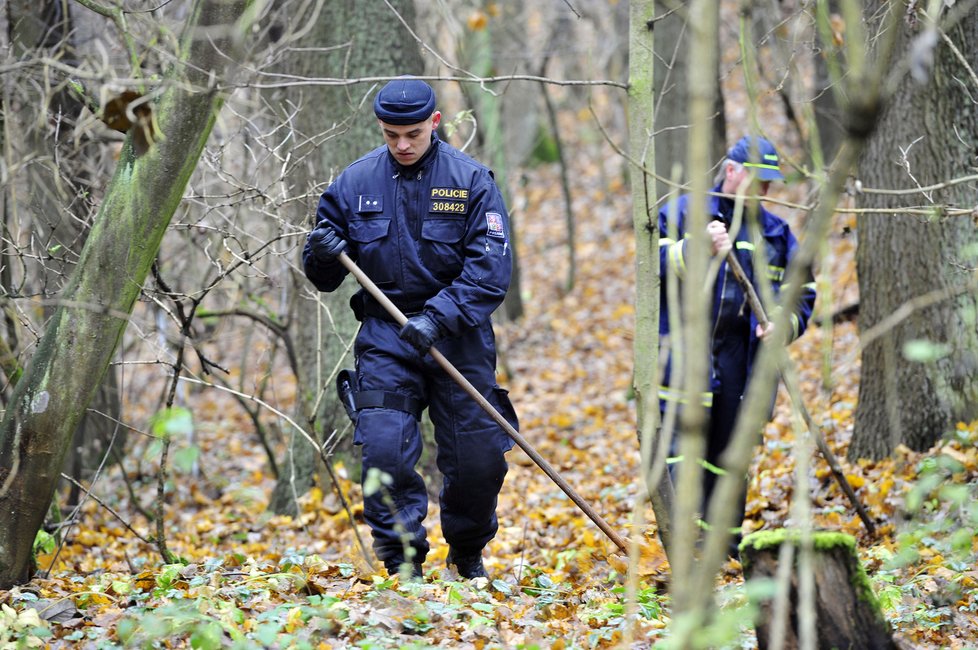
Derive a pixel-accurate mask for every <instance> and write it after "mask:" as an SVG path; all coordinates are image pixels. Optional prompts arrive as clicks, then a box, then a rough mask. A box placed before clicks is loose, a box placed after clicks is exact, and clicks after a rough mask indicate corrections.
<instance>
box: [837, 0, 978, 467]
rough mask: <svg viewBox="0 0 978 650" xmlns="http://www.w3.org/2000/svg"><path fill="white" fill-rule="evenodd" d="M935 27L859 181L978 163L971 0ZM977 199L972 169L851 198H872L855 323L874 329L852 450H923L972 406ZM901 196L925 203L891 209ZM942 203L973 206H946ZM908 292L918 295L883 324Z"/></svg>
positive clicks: (910, 33)
mask: <svg viewBox="0 0 978 650" xmlns="http://www.w3.org/2000/svg"><path fill="white" fill-rule="evenodd" d="M900 27H901V29H902V32H901V41H900V42H901V44H902V46H903V48H904V49H902V50H901V51H904V52H906V56H917V55H915V54H913V53H912V52H911V51H910V50H911V48H913V47H916V46H915V45H913V43H917V44H918V45H919V44H920V43H921V42H926V41H927V38H928V37H927V36H926V34H922V33H921V31H923V30H925V29H926V27H925V25H924V21H923V19H921V20H920V21H918V22H916V27H909V26H908V25H907V24H905V23H904V24H901V26H900ZM944 37H946V39H947V41H945V40H944ZM931 38H932V39H933V41H934V46H933V47H934V50H933V55H934V63H933V67H932V68H929V69H928V68H926V67H921V68H918V69H916V72H917V75H918V78H916V79H914V78H912V77H911V76H910V75H907V76H906V77H905V78H904V79H903V81H902V82H901V84H900V86H899V87H898V89H897V91H896V93H895V96H894V98H893V100H892V101H891V102H890V103H889V106H888V108H887V110H886V112H885V114H884V115H883V118H882V120H881V122H880V126H879V128H878V130H877V135H876V136H875V137H874V138H873V139H872V140H871V141H870V143H869V145H868V147H867V149H866V152H865V155H864V156H863V159H862V162H861V164H860V169H859V171H860V179H861V180H862V182H863V184H864V185H865V186H866V187H874V188H883V189H888V190H896V189H901V188H914V187H925V186H927V185H931V184H935V183H941V182H943V181H949V180H951V179H954V178H955V177H960V176H963V175H966V174H967V173H968V172H967V170H968V169H971V168H973V167H974V166H975V160H976V153H975V152H976V151H978V111H975V110H974V101H973V96H974V90H973V89H972V88H969V87H967V85H966V84H962V82H961V80H962V79H967V78H969V74H973V71H974V70H976V69H978V8H974V7H972V8H971V9H969V10H968V11H967V13H966V14H965V15H964V16H962V17H961V20H959V21H958V22H957V23H956V24H954V25H953V26H951V27H949V28H947V29H946V30H945V31H944V32H943V36H942V35H939V34H937V33H936V32H935V33H933V34H932V35H931ZM913 39H918V40H913ZM950 43H953V44H954V48H953V49H952V47H951V45H950ZM959 57H960V58H959ZM962 59H963V60H962ZM974 205H975V182H974V181H972V182H970V183H958V184H954V185H951V186H949V187H946V188H943V189H935V190H931V191H921V192H912V193H910V194H900V195H887V194H876V193H874V194H869V193H867V194H861V195H860V196H859V206H858V207H860V208H862V209H864V210H865V209H867V208H868V209H871V210H873V211H872V212H869V213H866V214H863V215H861V216H860V217H859V222H858V232H859V248H858V250H857V257H856V265H857V269H858V276H859V293H860V296H861V299H860V309H859V329H860V331H861V332H862V333H863V335H864V336H865V335H866V334H867V333H869V332H870V331H872V330H873V329H874V328H879V329H876V332H878V333H880V335H879V336H875V335H874V338H873V340H872V341H871V342H868V344H866V345H865V347H864V349H863V352H862V379H861V382H860V387H859V406H858V408H857V409H856V423H855V430H854V432H853V436H852V444H851V445H850V447H849V458H850V459H857V458H882V457H885V456H887V455H889V454H890V453H891V452H892V451H893V449H894V448H896V447H897V446H898V445H899V444H901V443H902V444H906V445H907V446H909V447H911V448H912V449H915V450H924V449H927V448H928V447H930V446H931V445H933V444H934V443H935V442H936V441H937V440H938V439H940V437H941V436H942V435H943V434H944V433H946V432H948V431H951V430H953V428H954V425H955V424H956V423H957V422H958V421H969V420H972V419H974V418H975V417H978V319H976V318H975V313H976V310H978V296H976V292H975V290H974V280H973V276H974V273H973V269H974V268H975V267H976V266H978V249H976V247H975V240H976V237H975V223H974V220H973V219H972V214H971V213H970V211H971V210H972V209H973V207H974ZM908 206H924V207H926V208H927V209H929V210H930V212H931V213H930V214H903V213H899V212H898V210H899V209H900V208H904V207H908ZM948 208H964V209H965V210H966V211H968V212H967V213H966V214H964V215H962V216H948V214H947V212H948ZM932 298H933V299H932ZM914 301H917V302H918V303H919V304H920V307H918V308H916V309H913V310H910V311H909V312H908V313H907V314H906V315H905V316H904V317H902V318H900V319H899V320H898V321H895V322H894V323H893V324H892V326H887V325H886V321H887V320H888V319H890V318H892V316H893V315H894V313H896V312H898V311H899V310H901V308H904V307H905V306H906V305H908V304H912V303H913V302H914ZM925 305H926V306H925Z"/></svg>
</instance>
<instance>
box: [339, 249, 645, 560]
mask: <svg viewBox="0 0 978 650" xmlns="http://www.w3.org/2000/svg"><path fill="white" fill-rule="evenodd" d="M338 259H339V260H340V262H341V263H342V264H343V266H345V267H346V269H347V270H348V271H349V272H350V273H352V274H353V277H355V278H356V279H357V282H359V283H360V286H362V287H363V288H364V289H366V290H367V293H369V294H370V295H371V296H372V297H373V298H374V300H376V301H377V302H378V303H380V304H381V305H382V306H383V307H384V309H386V310H387V312H388V313H389V314H390V315H391V316H393V317H394V320H396V321H397V323H398V325H404V323H406V322H407V316H405V315H404V314H403V313H401V310H400V309H398V308H397V305H395V304H394V303H393V302H391V301H390V298H388V297H387V296H386V295H384V292H383V291H381V290H380V288H379V287H378V286H377V285H376V284H374V282H373V280H371V279H370V278H369V277H368V276H367V274H366V273H364V272H363V270H362V269H361V268H360V267H359V266H357V265H356V262H354V261H353V260H352V259H350V256H349V255H347V254H346V253H345V252H342V253H340V255H339V258H338ZM428 354H430V355H431V358H432V359H434V360H435V362H436V363H437V364H438V365H439V366H441V367H442V369H443V370H444V371H445V372H446V373H448V375H449V376H450V377H451V378H452V379H454V380H455V383H457V384H458V385H459V386H461V388H462V390H464V391H465V392H466V393H468V394H469V397H471V398H472V399H474V400H475V401H476V402H477V403H478V404H479V406H481V407H482V409H483V410H484V411H485V412H486V413H488V414H489V415H490V416H492V419H493V420H495V421H496V423H497V424H498V425H499V426H501V427H502V428H503V431H505V432H506V433H507V435H509V437H510V438H512V439H513V440H514V441H515V442H516V444H517V445H519V446H520V449H522V450H523V451H525V452H526V455H527V456H529V457H530V458H531V459H533V462H534V463H536V464H537V466H538V467H539V468H540V469H542V470H543V471H544V473H545V474H546V475H547V476H549V477H550V478H551V480H553V482H554V483H556V484H557V487H559V488H560V489H561V490H563V491H564V494H566V495H567V496H568V497H570V500H571V501H573V502H574V503H575V504H577V507H578V508H580V509H581V511H582V512H584V514H586V515H587V516H588V518H589V519H590V520H591V521H593V522H594V523H595V524H596V525H597V526H598V528H600V529H601V531H602V532H604V534H605V535H607V536H608V539H610V540H611V541H612V542H614V543H615V546H617V547H618V548H619V549H620V550H621V551H622V552H623V553H627V552H628V546H626V544H625V540H624V539H622V538H621V536H620V535H618V533H616V532H615V531H614V529H613V528H612V527H611V526H610V525H609V524H608V522H607V521H605V520H604V519H603V518H602V517H601V515H599V514H598V513H597V512H595V510H594V508H592V507H591V506H590V505H589V504H588V502H587V501H585V500H584V499H583V498H582V497H581V495H579V494H578V493H577V491H576V490H574V488H572V487H571V486H570V484H569V483H567V481H565V480H564V479H563V477H561V476H560V474H558V473H557V470H555V469H554V468H553V467H552V466H551V465H550V463H548V462H547V461H546V460H545V459H544V458H543V457H542V456H541V455H540V454H539V453H537V451H536V450H535V449H534V448H533V447H532V446H531V445H530V443H529V442H527V441H526V438H524V437H523V436H522V435H520V433H519V431H517V430H516V429H514V428H513V425H511V424H510V423H509V422H507V421H506V418H504V417H503V416H502V414H501V413H500V412H499V411H497V410H496V408H495V407H494V406H493V405H492V404H490V403H489V401H488V400H487V399H486V398H485V397H483V396H482V394H481V393H480V392H479V391H478V390H476V388H475V386H473V385H472V384H471V382H469V380H468V379H466V378H465V377H464V376H463V375H462V373H460V372H459V371H458V370H457V369H456V368H455V366H453V365H452V363H451V362H450V361H449V360H448V359H446V358H445V355H443V354H442V353H441V352H439V351H438V350H437V349H436V348H435V347H434V346H432V347H431V349H429V350H428Z"/></svg>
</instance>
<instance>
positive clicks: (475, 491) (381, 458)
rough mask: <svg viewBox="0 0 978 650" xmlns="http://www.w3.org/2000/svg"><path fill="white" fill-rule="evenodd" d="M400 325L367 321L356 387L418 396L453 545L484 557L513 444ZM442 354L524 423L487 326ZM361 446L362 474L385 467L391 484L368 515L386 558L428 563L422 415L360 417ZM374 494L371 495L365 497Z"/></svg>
mask: <svg viewBox="0 0 978 650" xmlns="http://www.w3.org/2000/svg"><path fill="white" fill-rule="evenodd" d="M399 332H400V326H399V325H397V324H396V323H391V322H387V321H384V320H380V319H377V318H370V317H368V318H366V319H365V320H364V322H363V324H362V326H361V328H360V332H359V333H358V334H357V339H356V343H355V347H354V353H355V356H356V361H357V383H358V389H359V390H363V391H367V390H383V391H388V392H394V393H399V394H401V395H405V396H407V397H410V398H413V399H417V400H420V402H421V404H422V405H423V406H427V408H428V414H429V416H430V418H431V421H432V423H433V424H434V428H435V443H436V444H437V447H438V448H437V453H436V462H437V465H438V469H439V471H440V472H441V473H442V475H443V478H444V481H443V487H442V490H441V494H440V499H439V501H440V505H441V526H442V533H443V534H444V537H445V541H447V542H448V544H449V546H451V547H452V549H454V550H455V551H456V553H457V554H459V555H470V554H475V553H478V552H480V551H481V550H482V549H483V548H484V547H485V545H486V544H487V543H488V542H489V540H491V539H492V538H493V537H494V536H495V534H496V531H497V529H498V522H497V519H496V501H497V497H498V495H499V491H500V489H501V488H502V485H503V480H504V478H505V476H506V470H507V465H506V459H505V456H504V454H505V452H506V451H508V450H509V449H511V448H512V446H513V442H512V440H511V439H510V437H509V436H508V435H506V432H505V431H503V429H502V428H501V427H500V426H499V425H498V424H497V423H496V422H495V420H493V419H492V417H491V416H490V415H489V414H488V413H486V412H485V411H484V410H483V409H482V407H480V406H479V405H478V404H477V403H476V402H475V401H474V400H473V399H472V398H471V397H470V396H469V395H468V394H467V393H466V392H465V391H464V390H463V389H462V388H461V387H460V386H458V384H457V383H456V382H455V381H454V380H453V379H452V378H451V377H450V376H449V375H448V374H446V373H445V371H444V370H442V369H441V367H440V366H438V364H437V363H435V361H434V360H433V359H432V358H431V356H429V355H426V356H425V357H424V358H422V357H421V356H420V355H419V354H418V353H417V351H416V350H415V349H414V348H413V347H411V346H410V345H409V344H407V343H406V342H404V341H402V340H401V339H400V338H399V337H398V333H399ZM436 347H437V348H438V350H439V351H440V352H441V353H442V354H443V355H444V356H445V357H446V358H447V359H448V360H449V361H450V362H451V363H452V365H453V366H455V368H456V369H457V370H458V371H459V372H460V373H461V374H462V375H463V376H464V377H465V378H466V379H467V380H468V381H469V382H470V383H471V384H472V385H473V386H474V387H475V388H476V389H477V390H478V391H479V393H480V394H481V395H482V396H483V397H484V398H486V400H488V401H489V403H490V404H492V405H493V406H495V407H496V408H497V409H498V410H499V411H500V413H502V414H503V415H504V416H505V417H506V419H507V421H509V422H510V424H512V425H513V426H514V428H515V427H517V424H518V423H517V421H516V415H515V413H514V411H513V408H512V405H511V404H510V402H509V398H508V397H507V396H506V393H505V391H502V390H501V389H500V388H499V387H498V386H497V385H496V347H495V337H494V335H493V331H492V326H491V324H489V323H486V324H484V325H483V326H481V327H479V328H475V329H471V330H468V331H466V332H465V333H463V334H462V335H461V336H459V337H455V338H450V339H446V340H443V341H439V342H438V343H437V344H436ZM354 440H355V442H356V443H358V444H361V445H362V446H363V476H364V483H365V484H366V482H367V480H368V477H369V474H370V471H371V470H379V471H381V472H383V473H384V474H386V475H387V476H389V477H390V482H389V484H388V485H385V486H383V488H382V489H380V490H377V491H375V492H374V493H372V494H366V493H365V494H364V518H365V519H366V521H367V523H368V524H369V525H370V529H371V532H372V535H373V540H374V543H373V546H374V552H375V553H376V554H377V557H378V558H379V559H380V560H382V561H388V560H398V561H400V560H402V559H408V558H406V555H405V548H406V546H410V547H412V548H413V549H414V551H415V553H414V557H412V558H410V561H413V562H423V561H424V558H425V555H427V553H428V550H429V548H430V546H429V543H428V540H427V531H426V529H425V527H424V525H423V522H424V519H425V516H426V515H427V513H428V493H427V491H426V489H425V484H424V479H423V478H422V477H421V475H420V474H418V473H417V471H415V465H416V464H417V462H418V459H419V458H420V457H421V450H422V441H421V431H420V429H419V426H418V421H417V420H416V419H415V418H414V415H412V414H410V413H406V412H404V411H399V410H393V409H388V408H367V409H364V410H363V411H361V412H360V413H359V417H358V420H357V426H356V430H355V433H354ZM365 492H366V491H365Z"/></svg>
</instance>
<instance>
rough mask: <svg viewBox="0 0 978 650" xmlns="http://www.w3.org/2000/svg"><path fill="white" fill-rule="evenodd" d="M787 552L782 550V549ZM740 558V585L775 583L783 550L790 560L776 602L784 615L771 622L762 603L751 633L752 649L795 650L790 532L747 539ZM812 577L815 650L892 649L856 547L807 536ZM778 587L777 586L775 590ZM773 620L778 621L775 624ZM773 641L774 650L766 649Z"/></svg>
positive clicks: (796, 545) (796, 542) (831, 537)
mask: <svg viewBox="0 0 978 650" xmlns="http://www.w3.org/2000/svg"><path fill="white" fill-rule="evenodd" d="M785 544H789V545H792V546H793V548H792V549H784V545H785ZM741 548H742V551H741V558H742V561H743V565H744V578H745V579H746V580H754V579H770V580H776V579H777V578H778V577H779V573H783V574H787V571H786V570H783V571H779V563H780V560H781V558H782V557H784V556H783V555H782V552H783V551H784V550H788V551H789V552H790V553H789V555H790V557H792V558H794V559H793V560H792V564H791V569H790V577H789V578H788V580H787V584H786V585H784V586H786V587H787V590H786V591H785V592H780V593H779V594H778V596H777V598H780V599H785V600H782V601H781V603H780V604H781V605H784V606H786V608H787V611H786V613H787V615H786V616H783V617H778V616H775V611H777V609H778V604H779V603H778V602H777V601H772V600H763V601H761V602H759V603H756V604H757V605H758V607H759V609H760V613H759V617H758V621H757V623H756V625H755V628H756V629H757V647H758V648H759V649H760V650H766V649H767V648H770V647H781V648H783V649H784V650H795V649H796V648H799V647H801V644H800V643H799V637H800V634H799V619H800V618H802V617H803V616H804V615H805V614H806V613H805V612H800V611H799V602H800V601H801V598H800V595H799V594H800V589H799V587H800V584H799V583H800V580H799V578H800V576H799V567H798V562H797V558H798V557H799V555H800V553H801V552H803V551H802V549H801V545H800V537H799V535H795V534H793V531H787V530H783V529H782V530H775V531H763V532H759V533H754V534H752V535H749V536H748V537H747V538H746V539H745V540H744V543H743V546H742V547H741ZM811 551H812V553H813V557H812V560H813V561H812V565H811V566H812V571H813V574H814V575H813V578H814V585H815V597H814V607H815V611H814V612H813V613H812V612H808V613H807V614H814V616H815V630H817V635H818V643H817V644H816V645H815V647H817V648H819V650H832V649H833V648H848V649H850V650H887V649H888V648H896V647H898V646H897V645H896V644H895V643H894V641H893V638H892V636H891V634H890V629H889V625H888V624H887V622H886V619H884V618H883V615H882V614H881V613H880V610H879V603H877V602H876V596H875V595H874V594H873V591H872V588H871V587H870V585H869V578H867V577H866V572H865V571H864V570H863V567H862V565H861V564H860V563H859V558H858V557H856V542H855V540H854V539H853V538H852V537H850V536H849V535H845V534H843V533H825V532H823V533H813V535H812V547H811ZM781 586H782V585H780V584H779V587H781ZM776 619H778V620H776ZM775 637H778V638H780V639H781V640H782V644H781V645H780V646H779V645H778V644H777V643H772V639H773V638H775Z"/></svg>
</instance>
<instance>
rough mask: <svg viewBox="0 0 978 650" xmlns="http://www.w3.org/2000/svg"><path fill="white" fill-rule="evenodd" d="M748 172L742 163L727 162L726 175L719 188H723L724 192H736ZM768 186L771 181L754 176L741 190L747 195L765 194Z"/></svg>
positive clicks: (748, 174)
mask: <svg viewBox="0 0 978 650" xmlns="http://www.w3.org/2000/svg"><path fill="white" fill-rule="evenodd" d="M750 174H751V172H750V169H748V168H747V167H744V166H743V165H735V164H731V163H727V173H726V177H725V179H724V183H723V187H721V188H720V189H722V190H723V192H724V194H736V193H737V190H738V189H739V188H740V186H741V184H743V183H744V181H746V180H747V178H748V176H750ZM770 187H771V181H760V180H757V179H756V178H755V179H753V180H752V182H751V183H750V185H746V186H745V188H744V190H743V192H744V194H746V195H748V196H767V191H768V189H770Z"/></svg>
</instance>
